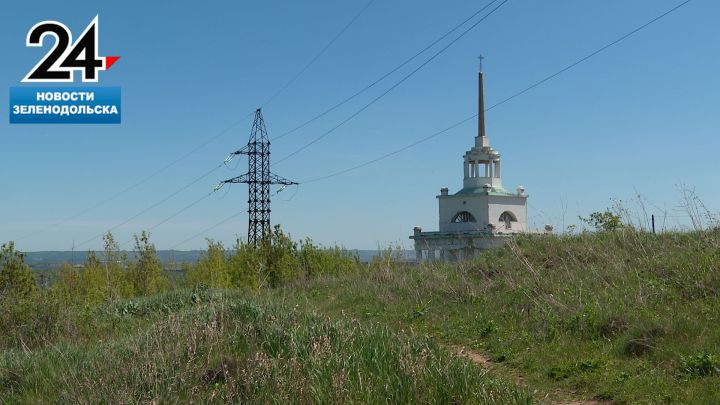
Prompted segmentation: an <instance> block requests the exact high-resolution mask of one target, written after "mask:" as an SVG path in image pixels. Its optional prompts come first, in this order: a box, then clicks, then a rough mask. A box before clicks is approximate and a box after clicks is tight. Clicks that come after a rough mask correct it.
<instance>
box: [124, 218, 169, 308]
mask: <svg viewBox="0 0 720 405" xmlns="http://www.w3.org/2000/svg"><path fill="white" fill-rule="evenodd" d="M134 238H135V251H136V253H137V262H135V263H133V264H132V265H130V269H129V272H128V275H129V276H130V282H131V283H132V286H133V291H134V292H135V294H136V295H151V294H156V293H158V292H160V291H164V290H166V289H167V287H168V285H169V281H168V280H167V279H166V277H163V274H162V264H161V263H160V259H158V257H157V251H156V250H155V245H153V244H152V243H150V234H148V233H147V232H145V231H143V232H142V233H141V234H140V236H137V235H135V236H134Z"/></svg>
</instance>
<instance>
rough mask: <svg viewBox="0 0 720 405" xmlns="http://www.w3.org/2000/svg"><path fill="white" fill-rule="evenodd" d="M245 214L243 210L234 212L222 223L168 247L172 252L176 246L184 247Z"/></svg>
mask: <svg viewBox="0 0 720 405" xmlns="http://www.w3.org/2000/svg"><path fill="white" fill-rule="evenodd" d="M246 212H247V211H244V210H243V211H240V212H236V213H235V214H233V215H231V216H229V217H227V218H225V219H223V220H222V221H220V222H218V223H217V224H215V225H213V226H211V227H209V228H206V229H203V230H202V231H200V232H198V233H196V234H195V235H193V236H191V237H189V238H187V239H183V241H182V242H180V243H177V244H175V245H173V246H171V247H170V250H174V249H175V248H177V247H178V246H181V245H184V244H185V243H187V242H190V241H191V240H193V239H195V238H197V237H199V236H202V235H203V234H205V233H207V232H210V231H212V230H213V229H215V228H217V227H219V226H220V225H222V224H224V223H227V222H229V221H231V220H233V219H235V218H236V217H238V216H240V215H242V214H244V213H246Z"/></svg>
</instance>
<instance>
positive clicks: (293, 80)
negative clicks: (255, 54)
mask: <svg viewBox="0 0 720 405" xmlns="http://www.w3.org/2000/svg"><path fill="white" fill-rule="evenodd" d="M374 2H375V0H370V1H368V3H367V4H365V6H364V7H363V8H362V9H361V10H360V12H358V13H357V14H356V15H355V16H354V17H353V18H352V19H351V20H350V22H348V23H347V24H346V25H345V26H344V27H343V28H342V30H340V32H338V33H337V34H336V35H335V36H334V37H333V38H332V39H331V40H330V42H328V43H327V44H326V45H325V46H324V47H323V48H322V50H320V52H319V53H317V54H316V55H315V57H313V58H312V60H310V62H308V63H307V64H306V65H305V66H304V67H303V68H302V69H301V70H300V71H299V72H298V73H297V74H296V75H295V76H294V77H293V78H292V79H291V80H290V81H288V82H287V83H286V84H285V85H284V86H282V88H280V89H279V90H278V91H277V92H276V93H275V94H273V95H272V96H271V97H270V98H269V99H268V100H267V101H266V102H265V103H264V104H263V105H267V104H269V103H270V102H272V101H273V100H274V99H275V98H277V97H278V96H279V95H280V94H281V93H282V92H284V91H285V90H287V88H288V87H290V86H291V85H292V84H293V83H294V82H295V81H297V79H298V78H300V76H302V75H303V73H305V71H307V70H308V69H309V68H310V66H312V65H313V64H314V63H315V62H316V61H317V60H318V59H319V58H320V57H321V56H322V55H323V54H325V52H326V51H327V50H328V49H329V48H330V47H331V46H332V45H333V44H334V43H335V42H336V41H337V40H338V39H339V38H340V37H341V36H342V35H343V34H344V33H345V31H347V30H348V29H349V28H350V26H352V25H353V24H354V23H355V21H356V20H357V19H359V18H360V16H362V14H364V12H365V11H366V10H367V9H368V8H369V7H370V5H372V3H374ZM253 114H255V111H252V112H250V113H249V114H247V115H246V116H244V117H243V118H242V119H240V120H238V121H236V122H234V123H232V124H231V125H230V126H228V127H227V128H225V129H223V130H222V131H220V132H218V133H217V134H216V135H214V136H212V137H211V138H209V139H208V140H206V141H205V142H203V143H201V144H200V145H198V146H196V147H195V148H193V149H192V150H190V151H189V152H187V153H185V154H184V155H182V156H180V157H178V158H177V159H175V160H173V161H172V162H170V163H168V164H167V165H165V166H163V167H161V168H160V169H158V170H156V171H155V172H153V173H151V174H150V175H148V176H146V177H144V178H142V179H140V180H139V181H137V182H136V183H133V184H132V185H130V186H128V187H126V188H125V189H123V190H121V191H119V192H117V193H115V194H113V195H111V196H110V197H108V198H106V199H104V200H102V201H100V202H98V203H97V204H95V205H93V206H91V207H88V208H86V209H84V210H82V211H80V212H78V213H76V214H73V215H71V216H69V217H66V218H64V219H61V220H60V221H57V222H54V223H52V224H50V225H48V226H45V227H44V228H42V229H39V230H37V231H33V232H31V233H28V234H26V235H23V236H21V237H20V238H17V239H16V241H21V240H24V239H27V238H30V237H32V236H36V235H39V234H41V233H43V232H45V231H47V230H48V229H53V228H56V227H58V226H60V225H63V224H66V223H68V222H69V221H72V220H74V219H77V218H79V217H81V216H83V215H85V214H87V213H89V212H92V211H94V210H95V209H97V208H100V207H102V206H103V205H105V204H107V203H109V202H110V201H113V200H115V199H116V198H118V197H120V196H122V195H124V194H126V193H128V192H130V191H132V190H134V189H136V188H137V187H139V186H141V185H143V184H145V183H147V182H148V181H150V180H152V179H153V178H155V177H157V176H158V175H159V174H161V173H163V172H165V171H166V170H168V169H169V168H171V167H173V166H175V165H176V164H178V163H179V162H181V161H183V160H185V159H186V158H188V157H189V156H191V155H192V154H194V153H196V152H197V151H199V150H200V149H202V148H204V147H205V146H207V145H209V144H210V143H212V142H214V141H215V140H217V139H218V138H220V137H221V136H222V135H224V134H226V133H227V132H229V131H230V130H231V129H233V128H234V127H236V126H237V125H240V124H241V123H243V122H244V121H245V120H247V119H248V118H250V117H251V116H252V115H253Z"/></svg>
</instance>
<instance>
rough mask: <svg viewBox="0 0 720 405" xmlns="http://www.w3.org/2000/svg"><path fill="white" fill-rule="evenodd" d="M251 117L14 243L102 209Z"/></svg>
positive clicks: (246, 117) (237, 122)
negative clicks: (99, 199)
mask: <svg viewBox="0 0 720 405" xmlns="http://www.w3.org/2000/svg"><path fill="white" fill-rule="evenodd" d="M251 115H252V114H248V115H246V116H245V117H243V118H242V119H240V120H238V121H236V122H234V123H233V124H231V125H230V126H228V127H227V128H225V129H224V130H222V131H220V132H218V133H217V134H216V135H214V136H213V137H211V138H209V139H208V140H206V141H205V142H203V143H201V144H200V145H198V146H197V147H195V148H194V149H192V150H191V151H190V152H188V153H186V154H184V155H182V156H180V157H179V158H177V159H175V160H173V161H172V162H170V163H168V164H167V165H165V166H163V167H161V168H160V169H158V170H156V171H155V172H153V173H152V174H150V175H148V176H147V177H145V178H143V179H141V180H140V181H138V182H136V183H134V184H132V185H130V186H129V187H127V188H125V189H123V190H121V191H118V192H117V193H115V194H113V195H111V196H110V197H108V198H106V199H104V200H102V201H100V202H99V203H97V204H95V205H93V206H91V207H89V208H86V209H84V210H82V211H80V212H78V213H77V214H74V215H72V216H69V217H67V218H64V219H62V220H60V221H58V222H54V223H52V224H50V225H48V226H46V227H44V228H43V229H40V230H37V231H33V232H31V233H28V234H26V235H24V236H22V237H20V238H17V239H16V241H21V240H24V239H27V238H29V237H32V236H35V235H38V234H40V233H43V232H45V231H47V230H48V229H53V228H56V227H58V226H60V225H63V224H66V223H68V222H69V221H72V220H73V219H77V218H79V217H81V216H83V215H85V214H87V213H89V212H92V211H94V210H95V209H97V208H100V207H102V206H103V205H105V204H107V203H109V202H110V201H113V200H114V199H116V198H118V197H120V196H121V195H124V194H126V193H127V192H129V191H131V190H133V189H135V188H137V187H139V186H141V185H143V184H145V183H147V182H148V181H150V180H151V179H153V178H155V177H156V176H157V175H159V174H160V173H163V172H165V171H166V170H167V169H169V168H171V167H172V166H175V165H176V164H178V163H179V162H181V161H183V160H185V159H186V158H187V157H189V156H190V155H192V154H194V153H195V152H197V151H199V150H200V149H202V148H204V147H205V146H207V145H208V144H210V143H212V142H213V141H215V140H216V139H218V138H219V137H221V136H222V135H224V134H225V133H227V132H228V131H230V130H231V129H232V128H234V127H235V126H236V125H239V124H241V123H242V122H243V121H245V120H246V119H248V118H249V117H250V116H251Z"/></svg>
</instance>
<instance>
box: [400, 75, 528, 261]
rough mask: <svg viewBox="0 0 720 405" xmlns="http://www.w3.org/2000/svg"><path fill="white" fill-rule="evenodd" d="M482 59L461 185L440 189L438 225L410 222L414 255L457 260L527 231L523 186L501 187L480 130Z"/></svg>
mask: <svg viewBox="0 0 720 405" xmlns="http://www.w3.org/2000/svg"><path fill="white" fill-rule="evenodd" d="M483 80H484V74H483V71H482V65H481V67H480V72H479V74H478V104H479V106H478V134H477V136H476V137H475V142H474V144H473V146H472V148H470V150H468V151H467V152H465V155H464V156H463V188H462V189H461V190H460V191H458V192H457V193H455V194H450V193H448V189H447V188H446V187H443V188H441V189H440V195H438V196H437V199H438V203H439V211H440V221H439V231H437V232H423V231H422V229H421V228H419V227H416V228H415V229H414V233H413V235H412V236H410V239H413V240H414V241H415V255H416V257H417V260H418V261H423V260H444V261H458V260H463V259H467V258H470V257H473V256H474V255H475V254H477V253H478V252H479V251H482V250H485V249H489V248H491V247H495V246H500V245H502V244H503V243H504V241H505V239H506V238H507V237H508V236H511V235H513V234H517V233H524V232H528V225H527V198H528V196H527V195H526V194H525V189H524V188H523V187H522V186H519V187H517V189H516V190H515V191H508V190H506V189H505V188H503V184H502V178H501V176H500V174H501V171H500V169H501V164H500V152H498V151H497V150H495V149H493V148H492V147H491V146H490V140H489V139H488V136H487V134H486V133H485V105H484V104H485V101H484V94H483V93H484V90H483V85H484V83H483Z"/></svg>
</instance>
